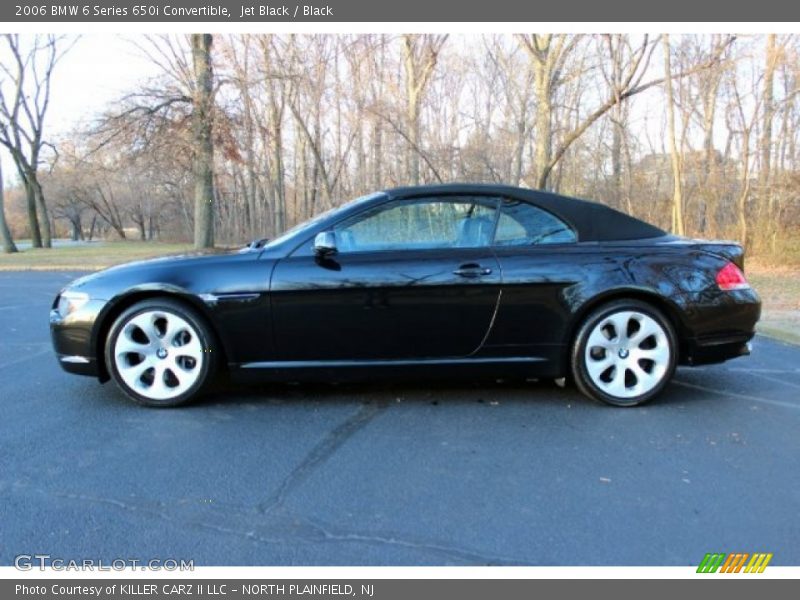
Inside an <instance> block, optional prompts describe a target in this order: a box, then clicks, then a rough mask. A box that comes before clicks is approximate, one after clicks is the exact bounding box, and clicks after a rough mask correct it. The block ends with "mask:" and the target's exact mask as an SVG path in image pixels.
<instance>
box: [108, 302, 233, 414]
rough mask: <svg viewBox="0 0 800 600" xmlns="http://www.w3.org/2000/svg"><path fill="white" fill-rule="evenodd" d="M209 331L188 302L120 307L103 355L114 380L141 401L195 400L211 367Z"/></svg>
mask: <svg viewBox="0 0 800 600" xmlns="http://www.w3.org/2000/svg"><path fill="white" fill-rule="evenodd" d="M213 342H214V335H213V333H212V331H211V329H210V328H209V326H208V325H207V324H206V322H205V320H204V319H203V318H202V317H201V316H200V315H199V314H198V313H197V312H196V311H195V310H193V309H192V308H190V307H189V306H187V305H185V304H184V303H182V302H178V301H175V300H172V299H169V298H155V299H151V300H144V301H142V302H138V303H136V304H134V305H133V306H131V307H130V308H128V309H127V310H125V311H124V312H123V313H122V314H121V315H119V317H117V319H116V320H115V321H114V324H113V325H112V326H111V329H110V330H109V332H108V337H107V338H106V346H105V361H106V366H107V368H108V372H109V373H110V374H111V377H112V379H113V380H114V382H115V383H116V384H117V385H118V386H119V388H120V389H121V390H122V391H123V392H125V394H127V395H128V396H129V397H130V398H131V399H133V400H134V401H136V402H138V403H139V404H143V405H145V406H153V407H172V406H180V405H182V404H186V403H188V402H190V401H192V400H195V399H196V398H197V397H199V396H200V394H201V393H202V392H203V390H204V389H205V388H206V387H207V385H208V384H209V383H210V381H211V380H212V378H213V375H214V372H215V370H216V362H217V354H218V353H217V352H212V351H211V350H212V349H213V346H214V344H213Z"/></svg>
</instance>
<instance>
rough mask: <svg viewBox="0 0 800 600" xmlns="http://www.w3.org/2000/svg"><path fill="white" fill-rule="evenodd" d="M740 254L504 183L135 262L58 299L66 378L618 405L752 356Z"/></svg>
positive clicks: (56, 336) (182, 399)
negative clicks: (429, 384) (414, 389)
mask: <svg viewBox="0 0 800 600" xmlns="http://www.w3.org/2000/svg"><path fill="white" fill-rule="evenodd" d="M743 270H744V253H743V250H742V247H741V246H740V245H738V244H736V243H731V242H709V241H702V240H692V239H686V238H682V237H677V236H674V235H670V234H668V233H666V232H665V231H663V230H661V229H659V228H657V227H654V226H652V225H649V224H647V223H645V222H643V221H640V220H638V219H635V218H633V217H630V216H628V215H625V214H623V213H621V212H618V211H615V210H613V209H611V208H609V207H606V206H604V205H601V204H596V203H593V202H588V201H585V200H578V199H575V198H569V197H565V196H560V195H556V194H551V193H546V192H540V191H534V190H527V189H520V188H514V187H505V186H495V185H470V184H463V185H461V184H452V185H438V186H422V187H408V188H400V189H394V190H388V191H384V192H378V193H375V194H371V195H369V196H365V197H362V198H359V199H357V200H354V201H353V202H350V203H348V204H345V205H343V206H341V207H339V208H336V209H334V210H332V211H330V212H328V213H325V214H323V215H320V216H318V217H316V218H314V219H313V220H311V221H308V222H306V223H303V224H301V225H299V226H297V227H295V228H293V229H291V230H290V231H288V232H286V233H285V234H283V235H282V236H281V237H279V238H277V239H275V240H273V241H271V242H268V243H264V244H261V243H255V244H252V245H250V246H248V247H247V248H245V249H244V251H240V252H232V253H229V254H215V255H205V256H182V257H170V258H162V259H155V260H150V261H144V262H138V263H130V264H126V265H121V266H118V267H114V268H111V269H107V270H105V271H102V272H99V273H95V274H92V275H89V276H86V277H82V278H80V279H78V280H76V281H74V282H72V283H71V284H70V285H68V286H67V287H65V288H64V289H63V290H62V291H61V292H60V294H59V295H58V297H57V298H56V299H55V302H54V303H53V308H52V311H51V314H50V327H51V332H52V339H53V345H54V347H55V351H56V354H57V356H58V360H59V362H60V364H61V366H62V367H63V368H64V369H65V370H66V371H69V372H71V373H80V374H84V375H92V376H96V377H98V378H99V379H100V381H106V380H108V379H109V378H110V379H113V380H114V381H115V382H116V383H117V385H118V386H119V387H120V388H121V389H122V390H123V391H124V392H125V393H126V394H128V396H130V397H131V398H133V399H134V400H136V401H138V402H140V403H142V404H146V405H149V406H175V405H179V404H183V403H186V402H187V401H189V400H191V399H193V398H196V397H197V396H198V395H199V394H201V393H202V391H203V390H204V389H205V388H206V387H207V385H208V384H209V382H210V381H211V380H212V379H213V378H214V376H215V374H216V373H217V372H218V371H219V370H221V369H225V370H227V371H228V372H229V374H230V376H231V377H232V378H234V379H270V380H287V381H299V380H303V379H312V378H313V379H322V380H326V381H339V380H344V379H353V378H363V377H368V376H373V375H378V374H381V375H382V376H389V377H392V376H400V375H403V376H408V374H409V373H411V374H414V375H417V376H422V377H425V376H431V375H434V374H435V375H437V376H441V375H442V374H444V375H446V376H449V375H453V376H455V375H458V374H459V373H460V374H468V375H469V376H476V377H477V376H489V377H497V378H499V377H515V376H519V377H525V378H545V377H552V378H561V377H570V378H571V379H574V381H575V383H576V385H577V386H578V388H579V389H580V390H581V391H582V392H583V393H585V394H586V395H588V396H590V397H592V398H594V399H597V400H600V401H603V402H606V403H608V404H613V405H618V406H633V405H637V404H641V403H643V402H646V401H648V400H650V399H652V398H654V397H655V396H657V395H658V394H659V393H660V392H661V391H662V390H663V389H664V387H665V386H666V385H667V384H668V383H669V380H670V378H671V377H672V375H673V373H674V371H675V368H676V366H677V365H679V364H682V365H698V364H706V363H713V362H721V361H724V360H728V359H731V358H735V357H738V356H742V355H744V354H748V353H749V344H748V342H749V340H750V339H751V338H752V336H753V333H754V328H755V324H756V322H757V321H758V318H759V316H760V310H761V305H760V300H759V298H758V296H757V295H756V293H755V291H754V290H753V289H751V287H750V286H749V285H748V283H747V280H746V279H745V276H744V272H743Z"/></svg>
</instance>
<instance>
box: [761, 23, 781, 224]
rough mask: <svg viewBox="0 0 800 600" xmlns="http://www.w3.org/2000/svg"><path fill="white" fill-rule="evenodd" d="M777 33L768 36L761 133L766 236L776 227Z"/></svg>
mask: <svg viewBox="0 0 800 600" xmlns="http://www.w3.org/2000/svg"><path fill="white" fill-rule="evenodd" d="M775 38H776V35H775V34H774V33H771V34H769V35H768V36H767V48H766V57H765V59H766V60H765V63H766V64H765V65H764V99H763V104H764V120H763V123H762V130H761V131H762V133H761V144H760V145H761V148H760V154H761V169H760V170H759V177H758V180H759V181H758V203H759V209H758V214H759V219H758V221H759V223H760V225H761V227H759V229H760V230H761V231H762V232H763V233H764V234H765V237H766V238H769V237H771V235H770V234H771V232H772V231H773V230H774V229H775V222H774V216H775V215H774V203H773V201H774V198H773V194H772V190H771V188H770V184H771V182H772V181H771V179H772V177H771V175H772V121H773V119H774V116H775V91H774V81H775V68H776V66H777V62H778V60H777V59H778V56H777V49H776V47H775Z"/></svg>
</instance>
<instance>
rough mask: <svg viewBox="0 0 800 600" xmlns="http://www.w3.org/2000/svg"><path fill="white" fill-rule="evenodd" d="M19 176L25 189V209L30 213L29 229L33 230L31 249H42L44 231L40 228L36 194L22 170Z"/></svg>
mask: <svg viewBox="0 0 800 600" xmlns="http://www.w3.org/2000/svg"><path fill="white" fill-rule="evenodd" d="M19 175H20V179H21V180H22V185H23V187H24V188H25V208H26V209H27V212H28V227H29V228H30V230H31V232H30V233H31V248H41V247H42V230H41V229H40V228H39V216H38V215H37V214H36V192H35V191H34V190H33V186H32V185H31V182H30V179H28V176H27V175H26V174H25V173H24V172H23V171H21V170H20V171H19Z"/></svg>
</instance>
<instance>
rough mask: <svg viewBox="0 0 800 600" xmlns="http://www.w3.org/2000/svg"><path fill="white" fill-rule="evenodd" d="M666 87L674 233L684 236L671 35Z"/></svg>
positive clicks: (666, 51)
mask: <svg viewBox="0 0 800 600" xmlns="http://www.w3.org/2000/svg"><path fill="white" fill-rule="evenodd" d="M664 86H665V87H666V91H667V138H668V140H669V150H670V158H671V162H672V231H673V232H674V233H676V234H678V235H683V234H684V231H685V230H684V226H683V191H682V186H681V156H680V153H679V151H678V143H677V141H676V139H675V99H674V96H673V93H672V64H671V61H670V45H669V35H666V34H665V35H664Z"/></svg>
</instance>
